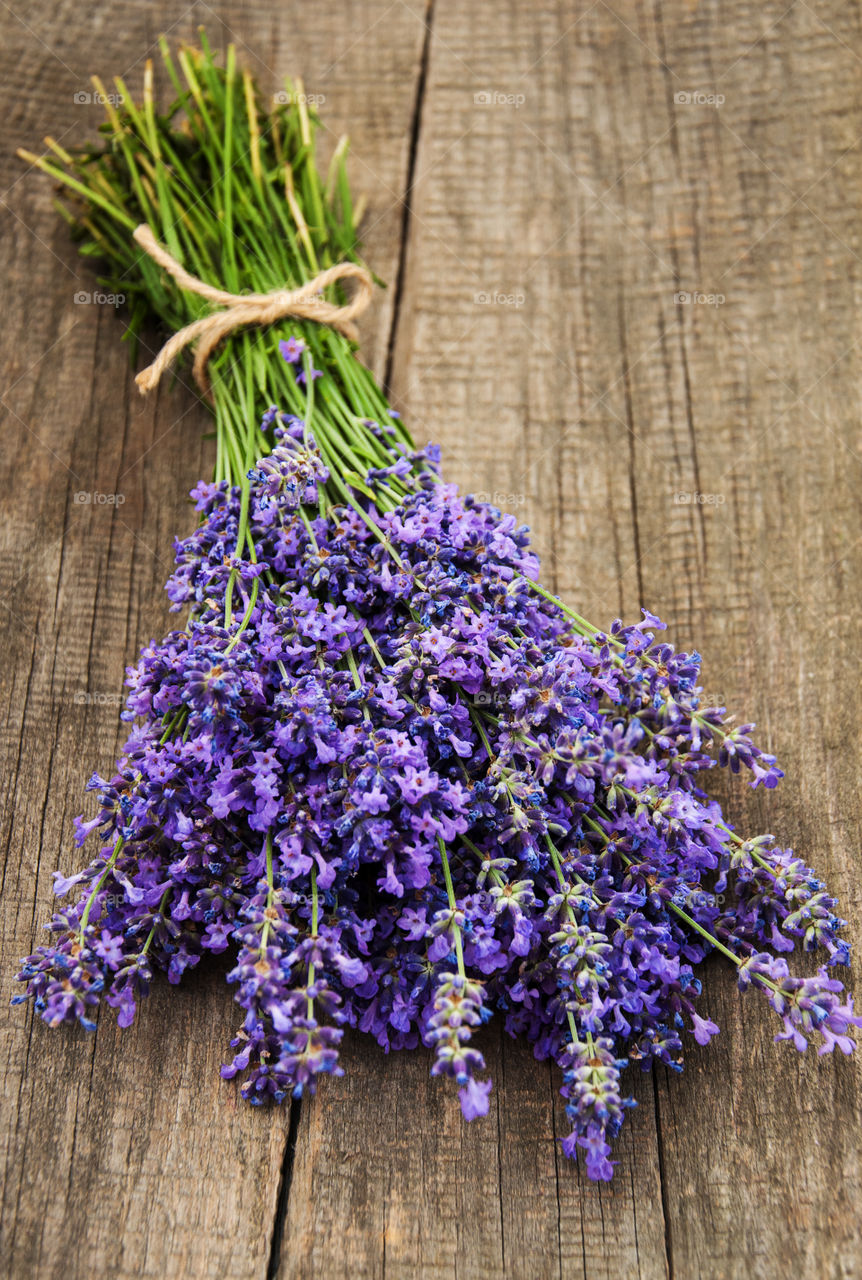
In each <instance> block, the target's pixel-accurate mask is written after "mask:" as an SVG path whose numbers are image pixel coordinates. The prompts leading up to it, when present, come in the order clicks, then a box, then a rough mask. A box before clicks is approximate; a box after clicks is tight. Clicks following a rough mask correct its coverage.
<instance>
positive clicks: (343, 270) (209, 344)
mask: <svg viewBox="0 0 862 1280" xmlns="http://www.w3.org/2000/svg"><path fill="white" fill-rule="evenodd" d="M133 236H134V239H135V240H136V241H137V243H138V244H139V245H140V246H141V248H142V249H143V250H144V252H145V253H147V254H149V256H150V257H151V258H152V259H153V261H154V262H157V263H158V264H159V266H160V267H164V269H165V271H167V272H169V273H170V275H172V276H173V277H174V279H175V280H176V282H177V284H178V285H179V286H180V288H181V289H185V290H186V291H187V292H189V293H196V294H197V295H198V297H201V298H206V300H207V301H208V302H212V303H215V304H216V305H218V306H220V307H221V308H222V310H221V311H213V312H212V313H211V314H210V315H208V316H202V317H201V319H200V320H193V321H192V323H191V324H187V325H186V326H185V328H183V329H180V330H179V331H178V332H177V333H175V334H174V335H173V337H172V338H169V339H168V341H167V342H166V343H165V345H164V346H163V347H162V349H161V351H160V352H159V354H158V355H157V356H156V358H155V360H154V361H153V363H152V364H151V365H149V366H148V368H146V369H142V370H141V372H140V373H139V374H138V375H137V377H136V378H135V382H136V383H137V385H138V389H139V390H140V392H141V395H146V394H147V392H148V391H152V389H153V387H155V386H156V385H157V383H158V381H159V379H160V378H161V376H162V374H163V373H164V371H165V369H166V368H167V367H168V365H169V364H170V363H171V361H172V360H173V358H174V357H175V356H176V355H178V354H179V352H180V351H182V350H183V349H184V348H185V347H187V346H188V345H189V343H190V342H194V341H195V339H197V346H196V348H195V359H194V365H193V366H192V373H193V374H194V379H195V382H196V383H197V384H198V386H199V387H200V389H201V391H202V392H203V393H204V395H207V394H208V393H209V378H208V377H207V364H208V362H209V359H210V356H211V355H212V353H213V350H214V349H215V348H216V347H217V346H218V344H219V343H220V342H221V340H222V338H224V337H226V336H227V334H229V333H232V332H233V330H234V329H238V328H240V327H241V326H242V325H246V324H274V323H275V322H276V321H277V320H283V319H284V318H285V317H286V316H295V317H296V318H297V319H299V320H316V321H317V322H318V323H319V324H328V325H329V326H330V327H331V328H333V329H337V330H338V332H339V333H343V334H344V336H345V337H346V338H348V339H349V340H350V341H351V342H356V341H357V340H358V334H357V332H356V326H355V325H354V324H353V318H354V316H359V315H361V314H362V312H363V311H364V310H365V308H366V307H367V306H368V304H369V302H370V301H371V294H372V292H373V282H372V279H371V276H370V274H369V273H368V271H366V269H365V267H361V266H359V264H358V263H356V262H340V263H338V265H337V266H334V267H328V268H327V269H326V270H325V271H321V272H320V274H319V275H317V276H315V277H314V279H313V280H309V281H308V283H307V284H304V285H302V287H301V288H299V289H275V290H274V291H273V292H272V293H243V294H239V293H227V292H226V291H225V290H224V289H216V288H215V287H214V286H213V285H210V284H206V283H205V282H204V281H203V280H198V278H197V276H193V275H191V274H190V273H189V272H188V271H186V270H185V268H184V267H182V266H181V265H180V264H179V262H177V260H176V258H174V257H173V256H172V255H171V254H170V253H168V251H167V249H165V248H163V246H162V245H160V244H159V242H158V241H157V240H156V237H155V236H154V235H153V233H152V231H151V230H150V228H149V227H148V226H147V225H146V223H142V224H141V225H140V226H139V227H135V230H134V232H133ZM348 279H352V280H356V281H357V282H358V284H359V288H358V290H357V292H356V294H355V296H354V297H353V298H351V300H350V302H348V303H346V305H345V306H343V307H339V306H336V305H335V303H332V302H327V301H326V300H325V299H324V298H322V297H320V296H318V295H320V294H321V293H322V292H323V290H324V289H325V288H326V287H327V286H328V285H331V284H335V282H336V280H348Z"/></svg>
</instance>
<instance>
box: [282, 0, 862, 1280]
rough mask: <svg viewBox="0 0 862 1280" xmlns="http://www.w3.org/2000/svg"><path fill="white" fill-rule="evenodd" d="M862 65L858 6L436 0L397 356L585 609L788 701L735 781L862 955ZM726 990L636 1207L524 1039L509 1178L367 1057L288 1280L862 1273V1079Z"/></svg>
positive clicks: (756, 705)
mask: <svg viewBox="0 0 862 1280" xmlns="http://www.w3.org/2000/svg"><path fill="white" fill-rule="evenodd" d="M859 52H860V43H859V31H858V14H856V13H854V12H853V11H851V10H847V9H845V8H843V7H842V6H839V5H837V4H822V5H816V6H808V5H799V6H791V7H790V8H788V7H787V6H786V5H784V4H781V3H777V4H774V5H773V4H768V5H767V6H765V7H764V6H760V5H751V4H749V3H743V2H742V0H738V2H737V3H735V4H733V5H732V6H730V9H729V10H728V8H727V6H723V5H718V4H705V5H703V4H701V5H696V6H695V5H691V4H688V3H665V4H659V5H654V6H641V5H633V4H632V5H624V6H620V5H616V6H612V5H609V4H605V3H599V4H596V5H587V4H584V5H581V6H579V7H578V8H577V9H575V10H572V8H571V7H570V6H568V5H563V4H555V3H546V4H542V5H530V6H527V5H523V4H519V3H517V2H516V0H509V2H508V3H506V2H505V0H503V2H502V3H499V4H497V5H496V6H495V9H494V16H493V21H492V22H490V23H489V21H488V16H487V13H486V12H485V11H484V9H483V7H481V6H471V5H467V6H465V5H463V4H456V3H454V0H437V3H436V4H435V6H434V15H433V38H432V42H431V50H430V64H429V75H428V91H427V100H426V103H425V106H424V111H423V117H422V129H421V135H420V141H419V151H418V158H417V181H416V188H415V191H414V193H413V216H412V219H411V223H410V238H409V251H408V257H407V277H406V283H405V289H404V299H403V309H402V316H401V323H400V325H399V330H398V334H397V343H396V349H395V363H394V372H393V387H394V390H395V392H396V393H397V395H398V396H399V398H400V400H401V401H402V406H403V408H404V410H405V412H406V414H407V417H408V420H409V421H410V423H411V424H412V426H413V428H414V430H415V431H416V434H417V435H418V436H419V437H420V438H424V437H426V436H427V437H430V438H434V439H437V440H440V441H442V443H443V445H444V447H445V457H446V459H447V469H448V473H449V475H451V476H453V477H455V478H457V479H458V480H460V481H461V482H463V483H464V484H465V485H467V486H468V487H471V488H474V489H476V488H480V489H482V490H485V491H486V492H490V493H496V494H498V495H500V498H499V501H500V503H501V505H503V506H509V507H512V506H514V507H515V509H517V510H518V511H519V512H523V513H524V514H525V516H526V517H528V518H529V520H530V522H531V523H532V525H533V527H534V532H535V534H536V537H537V540H538V542H539V545H540V547H541V549H542V551H543V553H544V557H545V565H546V572H549V573H551V574H553V575H554V577H555V579H556V585H557V586H558V588H559V589H560V590H561V591H562V592H563V593H564V594H565V595H566V596H567V597H568V598H569V599H571V600H573V601H576V602H578V605H579V607H581V608H582V609H583V611H584V612H586V613H588V615H590V616H594V617H596V618H597V619H598V620H603V619H607V618H608V617H610V616H612V615H613V614H614V613H615V612H618V611H621V612H623V613H625V614H626V615H627V616H628V617H633V616H636V613H637V608H638V606H639V604H641V603H643V604H646V605H648V606H649V607H650V608H653V609H656V610H657V611H659V612H660V613H662V615H663V616H664V617H666V618H667V620H668V622H669V624H670V633H671V636H672V637H673V639H674V640H675V641H677V642H678V643H679V644H680V645H681V646H692V645H696V646H697V647H698V648H699V649H700V650H701V651H702V652H703V653H704V655H705V659H706V665H705V682H706V686H707V688H708V689H709V690H710V691H711V692H712V693H713V694H714V695H715V696H716V697H717V698H718V699H719V700H721V701H725V702H727V703H728V704H729V705H731V706H734V707H737V706H738V707H740V708H744V709H745V712H746V715H751V716H752V717H755V718H757V719H759V720H760V721H761V725H762V731H763V736H764V738H765V739H766V740H767V741H768V742H769V743H770V744H771V745H772V746H773V747H774V748H775V750H776V751H777V752H778V753H779V755H780V757H781V759H782V760H783V761H784V762H785V764H786V766H787V769H788V775H789V776H788V779H787V782H786V783H785V784H784V786H783V788H782V789H781V790H780V791H779V792H778V793H777V794H775V793H773V794H770V795H769V796H768V797H764V796H762V795H760V794H757V795H754V794H752V793H751V792H750V791H749V790H748V789H747V788H745V787H744V786H743V785H742V784H741V783H740V784H739V785H737V786H736V787H730V786H729V785H728V780H727V779H716V782H715V790H716V794H717V795H720V796H721V798H722V799H723V800H724V801H725V802H726V803H727V804H728V806H729V811H730V812H731V813H732V815H733V817H734V819H735V820H738V821H739V823H740V825H742V826H744V827H745V828H746V829H749V830H762V829H774V830H776V831H777V832H778V833H779V835H780V836H781V838H782V840H786V841H787V842H788V843H791V842H793V843H795V845H796V846H797V847H798V848H799V849H800V850H801V851H802V852H803V853H804V854H805V855H806V856H807V857H808V858H809V859H810V860H811V861H812V862H813V863H814V864H815V865H816V866H817V867H818V868H819V869H821V870H822V872H823V873H824V875H825V876H826V877H827V878H828V880H829V882H830V884H831V885H833V886H834V887H835V890H836V891H837V892H838V893H840V895H841V897H842V903H843V905H844V908H845V914H847V915H849V917H850V918H851V921H852V922H853V926H852V928H851V937H855V938H856V939H857V940H858V938H859V934H860V929H859V921H860V918H862V916H860V910H859V908H860V890H859V869H860V858H859V854H858V849H859V837H860V805H859V799H858V786H857V785H856V780H857V779H858V777H859V770H860V763H862V762H860V760H859V745H858V734H857V733H855V732H854V727H855V725H856V724H858V721H859V713H860V706H859V698H860V694H859V687H858V680H857V679H856V674H855V668H856V661H855V658H856V654H857V653H858V650H859V601H858V585H857V584H858V581H859V572H860V546H862V525H860V504H859V499H858V488H859V472H858V469H859V466H860V461H862V441H860V437H859V426H858V417H859V413H858V390H857V388H858V385H859V368H858V361H859V357H858V346H857V345H856V344H857V343H858V326H857V325H856V323H855V314H856V310H857V306H858V296H859V286H858V281H859V276H860V271H859V262H860V259H859V257H858V256H857V255H858V252H859V230H858V208H859V187H860V175H859V165H858V156H857V145H856V144H857V140H858V137H859V135H860V133H862V129H860V123H862V122H860V116H859V110H858V105H857V102H856V97H857V95H855V94H854V91H853V88H852V86H853V84H855V83H856V82H857V77H858V65H859V56H858V55H859ZM697 93H701V94H706V95H709V94H713V95H716V94H723V95H724V98H725V101H724V103H722V104H721V105H717V104H716V103H715V102H713V103H709V102H701V101H699V100H698V99H697V98H696V97H695V98H694V99H692V95H696V94H697ZM476 94H484V95H485V98H484V100H481V99H480V100H479V101H478V102H477V101H475V98H474V95H476ZM521 95H522V96H521ZM677 95H688V100H686V98H685V96H683V97H682V98H680V99H679V100H675V99H676V98H677ZM680 292H687V293H689V294H696V293H698V294H707V295H709V294H713V295H715V294H719V295H724V301H723V302H721V301H718V300H716V299H713V303H717V305H712V304H710V303H709V302H706V301H702V300H698V301H691V300H690V301H688V302H677V301H675V295H677V294H679V293H680ZM480 294H482V295H485V297H484V298H483V299H478V300H477V295H480ZM494 295H496V298H495V296H494ZM695 493H699V494H705V495H712V497H711V498H710V499H709V500H708V501H706V502H703V503H701V502H699V501H697V500H695V499H692V498H691V496H690V495H693V494H695ZM678 494H685V495H689V500H688V501H686V500H683V501H675V495H678ZM505 495H510V496H509V498H508V501H507V500H506V497H505ZM857 976H858V966H857ZM708 978H709V983H708V986H709V989H708V991H707V993H706V996H705V1000H704V1003H705V1006H706V1009H707V1010H708V1011H709V1012H710V1013H712V1015H713V1016H715V1017H716V1018H717V1019H718V1020H719V1022H720V1023H721V1025H722V1026H723V1028H724V1031H723V1035H722V1036H721V1037H720V1039H719V1041H718V1042H717V1043H715V1044H713V1046H712V1047H711V1048H710V1049H708V1050H698V1049H697V1047H696V1046H695V1045H694V1044H693V1043H692V1045H691V1051H690V1053H689V1065H688V1071H687V1073H686V1074H685V1075H684V1076H683V1077H682V1079H681V1080H679V1079H676V1078H674V1079H672V1080H667V1079H665V1078H664V1076H663V1075H662V1076H660V1077H658V1078H657V1083H656V1089H657V1092H656V1098H657V1105H655V1104H654V1103H653V1099H652V1093H651V1090H650V1088H649V1087H646V1088H645V1087H643V1084H644V1082H642V1081H639V1082H638V1083H639V1086H640V1087H639V1100H640V1102H641V1107H640V1109H639V1112H638V1113H636V1120H635V1127H633V1129H632V1130H631V1131H630V1134H629V1138H628V1143H629V1145H628V1146H626V1142H622V1143H621V1144H620V1150H619V1156H620V1160H621V1165H620V1169H619V1170H618V1173H617V1179H616V1180H615V1182H614V1184H613V1185H612V1188H611V1189H610V1190H608V1189H606V1188H596V1187H592V1186H585V1185H584V1183H583V1178H582V1174H580V1173H579V1171H578V1170H577V1168H576V1167H575V1166H572V1165H567V1164H566V1162H565V1161H562V1160H559V1161H558V1162H557V1168H556V1169H555V1170H554V1171H553V1172H552V1171H551V1168H550V1164H549V1160H550V1133H549V1128H548V1122H549V1117H550V1097H549V1094H550V1085H549V1081H548V1075H547V1071H546V1069H545V1068H544V1067H541V1066H536V1065H533V1064H531V1062H530V1060H529V1058H528V1056H527V1055H526V1054H525V1053H524V1052H523V1051H522V1050H519V1049H517V1048H515V1047H512V1046H510V1045H509V1044H506V1046H505V1048H503V1049H500V1048H498V1047H497V1046H495V1045H490V1044H489V1061H490V1063H491V1067H492V1070H493V1072H494V1075H495V1078H496V1081H497V1085H496V1097H497V1106H498V1132H499V1143H498V1148H497V1167H496V1179H495V1169H494V1159H493V1156H490V1157H488V1156H486V1157H485V1159H486V1163H485V1164H484V1165H483V1166H482V1168H481V1171H480V1173H477V1172H476V1171H475V1169H474V1168H467V1169H465V1168H464V1167H463V1166H462V1165H461V1164H460V1162H459V1161H458V1160H457V1159H456V1158H455V1152H456V1151H457V1150H458V1149H459V1146H460V1144H463V1146H461V1147H460V1149H461V1150H468V1149H469V1150H470V1151H471V1158H472V1159H474V1160H475V1159H477V1158H479V1154H480V1149H481V1150H482V1151H484V1146H483V1140H482V1139H481V1138H479V1137H478V1136H476V1137H474V1136H473V1134H472V1132H471V1130H470V1129H469V1128H465V1127H460V1128H459V1126H460V1121H459V1120H458V1117H457V1110H456V1104H455V1102H454V1100H453V1099H451V1098H444V1099H443V1100H442V1101H439V1102H438V1101H437V1100H436V1095H433V1094H422V1093H419V1094H418V1095H417V1094H416V1093H415V1092H414V1090H415V1089H417V1088H421V1083H420V1082H419V1081H418V1080H416V1079H415V1072H416V1068H415V1066H414V1064H412V1063H411V1064H404V1065H401V1064H398V1063H394V1062H393V1063H387V1064H386V1065H385V1067H384V1066H379V1065H378V1064H377V1062H376V1061H375V1060H374V1059H373V1056H372V1053H371V1052H368V1054H367V1055H366V1054H365V1053H364V1052H363V1058H362V1067H361V1070H362V1072H363V1075H364V1079H365V1080H367V1081H368V1085H367V1087H363V1082H362V1081H360V1080H359V1078H358V1072H357V1070H356V1069H354V1073H353V1075H354V1078H353V1082H352V1084H349V1083H347V1082H346V1081H344V1082H335V1083H333V1084H331V1085H330V1086H329V1087H328V1088H327V1089H326V1090H325V1091H323V1092H322V1094H321V1097H320V1099H319V1100H318V1101H317V1102H316V1103H314V1104H312V1105H311V1107H309V1108H305V1107H304V1109H303V1115H302V1121H301V1126H300V1135H299V1139H300V1140H299V1146H298V1155H297V1165H296V1169H295V1175H294V1183H293V1188H292V1194H291V1204H290V1210H289V1215H288V1224H289V1226H291V1227H292V1229H294V1230H295V1231H304V1232H305V1234H304V1236H303V1237H302V1239H303V1245H302V1247H301V1248H300V1249H299V1250H298V1254H297V1258H298V1259H299V1261H297V1262H295V1263H294V1265H293V1266H286V1267H285V1268H284V1269H283V1271H282V1274H283V1275H290V1276H305V1275H311V1274H316V1273H318V1272H329V1273H333V1274H339V1273H341V1274H343V1273H346V1272H347V1271H348V1270H349V1271H351V1273H355V1274H360V1275H369V1276H378V1275H385V1274H387V1273H389V1274H392V1275H397V1276H402V1275H406V1276H419V1275H426V1274H427V1275H455V1274H457V1275H462V1274H469V1275H483V1276H484V1275H487V1276H496V1275H500V1274H509V1275H513V1276H521V1275H524V1276H534V1275H563V1276H577V1275H582V1274H585V1275H588V1276H595V1275H604V1274H608V1275H620V1274H633V1273H634V1272H635V1271H637V1272H638V1273H639V1274H642V1275H659V1274H662V1273H663V1272H664V1269H665V1266H666V1265H667V1266H668V1267H669V1269H670V1270H671V1272H672V1274H673V1275H674V1276H676V1277H696V1276H710V1277H713V1276H717V1277H725V1276H726V1277H743V1276H750V1275H756V1276H763V1277H767V1276H775V1275H782V1274H787V1273H788V1272H789V1271H790V1269H791V1265H792V1267H793V1270H794V1273H801V1274H804V1275H806V1276H812V1277H815V1276H817V1277H819V1276H825V1275H830V1276H831V1275H835V1276H849V1275H853V1274H857V1273H858V1272H859V1270H860V1267H862V1248H860V1241H859V1226H858V1223H859V1206H860V1190H862V1189H860V1168H859V1139H858V1134H859V1132H860V1126H859V1122H860V1116H859V1068H858V1066H856V1065H855V1064H854V1063H851V1062H845V1061H843V1060H842V1061H830V1060H826V1061H822V1060H821V1061H814V1060H800V1059H799V1058H797V1056H796V1055H794V1053H793V1051H792V1050H790V1049H788V1047H787V1046H774V1045H773V1044H772V1042H771V1041H772V1035H773V1033H774V1031H775V1030H776V1028H775V1025H774V1021H772V1020H771V1019H772V1015H771V1014H770V1013H769V1011H768V1010H767V1009H766V1008H765V1007H764V1006H763V1004H762V1002H758V1001H757V999H756V998H755V997H753V996H748V997H746V998H745V999H744V1000H743V999H742V998H741V997H740V996H739V995H738V993H737V992H736V990H735V987H734V985H733V982H732V978H731V976H730V975H729V974H728V973H727V972H726V971H725V970H724V968H723V967H722V966H721V965H720V964H713V965H711V966H710V967H709V971H708ZM808 1057H809V1059H810V1058H811V1054H810V1053H809V1055H808ZM396 1073H397V1074H396ZM400 1080H404V1082H405V1085H404V1091H403V1094H402V1092H401V1090H400V1089H399V1087H398V1082H399V1081H400ZM646 1084H647V1085H649V1081H648V1080H647V1082H646ZM402 1097H403V1098H404V1099H405V1103H404V1104H402V1102H401V1099H402ZM396 1101H397V1104H398V1107H397V1112H396V1110H395V1107H396ZM414 1103H415V1104H416V1105H415V1107H414V1106H413V1104H414ZM420 1104H421V1106H422V1108H423V1110H422V1112H421V1113H420V1112H419V1106H420ZM435 1107H436V1108H438V1109H439V1110H433V1108H435ZM425 1108H432V1110H425ZM438 1116H439V1121H438ZM432 1117H433V1121H438V1122H437V1124H436V1125H435V1123H433V1121H432ZM558 1124H559V1119H558ZM441 1130H442V1133H445V1135H446V1138H445V1140H444V1138H443V1137H442V1135H441ZM348 1135H349V1136H348ZM658 1141H660V1148H661V1150H660V1158H659V1154H658V1151H657V1142H658ZM468 1143H469V1144H470V1146H469V1148H468V1147H467V1144H468ZM405 1148H406V1149H407V1152H409V1156H408V1154H406V1153H405ZM360 1152H361V1153H362V1155H361V1158H360V1157H359V1154H358V1153H360ZM354 1163H355V1164H358V1166H359V1167H360V1168H361V1169H362V1170H363V1171H366V1170H368V1171H373V1182H370V1183H369V1184H368V1187H367V1189H366V1191H364V1192H363V1193H361V1196H360V1197H359V1198H358V1199H354V1198H352V1192H353V1191H355V1187H356V1183H355V1180H354V1179H355V1175H354V1173H353V1172H352V1165H353V1164H354ZM660 1177H661V1185H660V1184H659V1178H660ZM495 1180H496V1187H495ZM553 1183H555V1184H556V1190H555V1192H553V1193H552V1192H551V1189H550V1188H551V1185H552V1184H553ZM381 1200H382V1204H381ZM498 1201H499V1203H498ZM500 1204H502V1213H501V1215H500V1222H499V1224H495V1219H496V1218H497V1216H498V1212H499V1205H500ZM405 1223H409V1224H411V1227H412V1229H411V1230H410V1231H405V1229H404V1224H405ZM342 1249H343V1250H344V1253H343V1255H342V1254H341V1253H340V1250H342Z"/></svg>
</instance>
